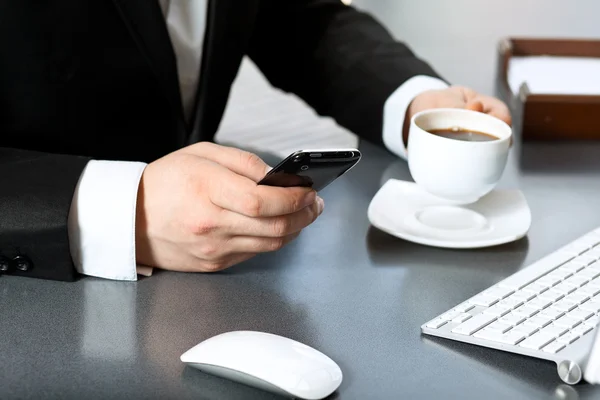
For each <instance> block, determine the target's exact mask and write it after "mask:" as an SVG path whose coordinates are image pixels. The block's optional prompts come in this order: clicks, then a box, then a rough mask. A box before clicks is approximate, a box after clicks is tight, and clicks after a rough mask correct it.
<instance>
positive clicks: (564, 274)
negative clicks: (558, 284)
mask: <svg viewBox="0 0 600 400" xmlns="http://www.w3.org/2000/svg"><path fill="white" fill-rule="evenodd" d="M551 274H553V275H556V276H557V277H560V279H561V280H565V279H567V278H568V277H570V276H571V275H573V272H572V271H571V270H570V269H568V268H563V267H560V268H558V269H556V270H554V271H552V272H551Z"/></svg>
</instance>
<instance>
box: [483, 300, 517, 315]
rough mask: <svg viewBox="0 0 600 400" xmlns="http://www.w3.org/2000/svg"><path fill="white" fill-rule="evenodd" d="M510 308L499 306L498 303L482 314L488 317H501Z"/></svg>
mask: <svg viewBox="0 0 600 400" xmlns="http://www.w3.org/2000/svg"><path fill="white" fill-rule="evenodd" d="M510 310H511V308H510V307H508V306H503V305H500V303H496V304H494V305H493V306H491V307H490V308H488V309H486V310H484V311H483V312H484V313H485V314H488V315H494V316H496V317H501V316H503V315H506V314H508V313H509V312H510Z"/></svg>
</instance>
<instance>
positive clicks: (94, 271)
mask: <svg viewBox="0 0 600 400" xmlns="http://www.w3.org/2000/svg"><path fill="white" fill-rule="evenodd" d="M158 1H159V3H160V6H161V8H162V11H163V14H164V16H165V20H166V23H167V28H168V31H169V36H170V38H171V42H172V44H173V48H174V50H175V55H176V58H177V70H178V74H179V84H180V87H181V97H182V102H183V107H184V113H185V116H186V118H190V117H191V114H192V112H193V110H192V107H193V104H194V101H193V99H194V97H195V93H196V90H197V86H198V80H199V78H200V77H199V73H198V71H199V70H200V62H201V59H202V43H203V40H204V31H205V28H206V14H207V5H208V4H207V0H158ZM446 87H447V84H446V83H445V82H443V81H441V80H439V79H436V78H432V77H428V76H416V77H413V78H411V79H409V80H408V81H406V82H405V83H404V84H402V85H401V86H400V87H399V88H398V89H396V90H395V91H394V92H393V93H392V94H391V95H390V97H389V98H388V99H387V101H386V103H385V106H384V121H383V125H384V126H383V132H382V134H383V142H384V144H385V146H386V147H387V148H388V149H389V150H390V151H391V152H393V153H395V154H396V155H398V156H400V157H402V158H406V148H405V146H404V142H403V140H402V127H403V124H404V115H405V114H406V110H407V108H408V106H409V104H410V102H411V101H412V99H413V98H415V96H417V95H418V94H419V93H421V92H423V91H426V90H431V89H443V88H446ZM145 166H146V164H144V163H141V162H125V161H101V160H92V161H90V162H89V163H88V164H87V166H86V167H85V169H84V170H83V173H82V174H81V177H80V180H79V183H78V185H77V188H76V190H75V194H74V197H73V202H72V205H71V210H70V213H69V241H70V246H71V254H72V258H73V262H74V263H75V267H76V269H77V271H78V272H80V273H81V274H84V275H90V276H97V277H101V278H106V279H116V280H130V281H132V280H136V279H137V275H138V273H140V274H144V275H149V274H150V273H151V269H148V268H144V267H143V266H140V267H138V266H137V264H136V257H135V209H136V200H137V190H138V185H139V181H140V178H141V176H142V173H143V171H144V168H145Z"/></svg>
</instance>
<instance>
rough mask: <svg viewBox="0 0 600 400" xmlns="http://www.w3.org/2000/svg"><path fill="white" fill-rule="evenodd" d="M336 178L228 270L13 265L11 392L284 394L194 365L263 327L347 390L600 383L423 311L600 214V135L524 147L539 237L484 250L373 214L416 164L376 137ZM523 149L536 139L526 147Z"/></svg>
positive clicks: (505, 394) (6, 289)
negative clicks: (309, 207)
mask: <svg viewBox="0 0 600 400" xmlns="http://www.w3.org/2000/svg"><path fill="white" fill-rule="evenodd" d="M361 148H362V149H363V152H364V154H365V156H364V159H363V161H362V162H361V163H360V165H359V166H358V167H356V168H355V169H354V170H353V171H352V172H351V173H350V174H349V175H347V176H345V177H343V178H342V179H341V180H339V181H337V182H336V183H335V184H333V185H332V186H330V187H329V188H327V189H326V190H325V191H324V192H323V196H324V198H325V200H326V211H325V213H324V215H323V216H322V217H321V218H320V220H319V221H318V222H317V223H315V224H314V225H313V226H311V227H310V228H309V229H307V230H306V231H305V232H304V233H303V234H302V235H301V236H300V238H299V239H298V240H297V241H296V242H295V243H293V244H292V245H290V246H289V247H287V248H286V249H284V250H283V251H280V252H278V253H273V254H269V255H265V256H262V257H257V258H255V259H254V260H252V261H250V262H247V263H245V264H243V265H240V266H239V267H236V268H233V269H231V270H229V271H227V272H225V273H220V274H213V275H200V274H199V275H193V274H183V273H167V272H159V273H157V274H156V275H155V276H154V277H152V278H150V279H143V280H141V281H139V282H137V283H124V282H110V281H102V280H98V279H93V278H84V279H81V280H79V281H78V282H75V283H58V282H49V281H41V280H32V279H26V278H14V277H2V278H0V321H1V322H0V398H2V399H12V398H32V399H33V398H36V399H37V398H63V399H68V398H86V399H90V400H91V399H96V398H98V399H100V398H130V399H137V398H161V399H166V398H177V399H220V400H223V399H274V398H276V397H275V396H272V395H270V394H267V393H264V392H261V391H258V390H255V389H251V388H248V387H245V386H242V385H239V384H235V383H232V382H229V381H226V380H222V379H219V378H214V377H211V376H208V375H205V374H203V373H201V372H200V371H197V370H195V369H191V368H186V367H184V365H183V364H182V363H181V362H180V360H179V356H180V355H181V354H182V353H183V352H184V351H185V350H187V349H188V348H190V347H192V346H193V345H195V344H197V343H198V342H200V341H202V340H204V339H207V338H209V337H211V336H213V335H216V334H219V333H221V332H225V331H230V330H237V329H252V330H259V331H267V332H272V333H276V334H280V335H284V336H287V337H290V338H293V339H296V340H299V341H301V342H304V343H306V344H308V345H310V346H313V347H315V348H317V349H320V350H321V351H323V352H324V353H326V354H328V355H329V356H330V357H332V358H333V359H334V360H336V361H337V362H338V363H339V364H340V366H341V368H342V369H343V371H344V374H345V378H344V382H343V384H342V386H341V387H340V389H339V391H338V392H337V394H335V395H334V396H333V398H340V399H366V398H378V399H384V398H385V399H388V398H434V399H437V398H458V397H460V398H475V399H481V398H484V397H485V398H486V399H488V400H491V399H506V398H510V399H518V398H527V399H535V398H544V399H547V398H560V399H564V398H581V399H587V398H594V397H595V398H600V388H594V387H592V386H589V385H585V384H584V385H579V386H576V387H567V386H564V385H561V382H560V380H559V378H558V376H557V374H556V369H555V366H554V364H551V363H548V362H544V361H540V360H536V359H531V358H527V357H521V356H517V355H512V354H508V353H503V352H498V351H493V350H490V349H485V348H480V347H476V346H471V345H466V344H461V343H455V342H451V341H445V340H441V339H440V340H438V339H432V338H427V337H423V336H421V334H420V331H419V326H420V325H421V324H422V323H423V322H425V321H427V320H429V319H430V318H432V317H434V316H436V315H437V314H439V313H441V312H443V311H445V310H447V309H448V308H450V307H452V306H454V305H455V304H457V303H459V302H460V301H462V300H464V299H465V298H467V297H468V296H471V295H473V294H475V293H477V292H478V291H480V290H483V289H485V288H487V287H488V286H490V285H492V284H494V283H495V282H498V281H499V280H501V279H502V278H504V277H506V276H508V275H510V274H511V273H513V272H515V271H517V270H519V269H520V268H523V267H524V266H526V265H527V264H528V263H530V262H533V261H534V260H536V259H538V258H540V257H542V256H543V255H545V254H547V253H549V252H551V251H553V250H554V249H556V248H557V247H558V246H560V245H562V244H564V243H565V242H566V241H570V240H572V239H574V238H576V237H577V236H579V235H580V234H583V233H584V232H586V231H588V230H590V229H593V228H595V227H598V226H600V211H598V202H599V201H600V157H598V154H600V144H581V145H560V146H559V145H542V144H537V145H531V146H526V147H523V148H522V149H518V148H516V149H515V150H514V152H513V155H512V156H511V162H510V165H509V166H508V168H507V170H506V174H505V176H504V179H503V181H502V183H501V185H500V186H501V187H515V186H517V187H520V188H521V189H522V190H523V191H524V192H525V195H526V196H527V198H528V201H529V203H530V206H531V208H532V212H533V225H532V227H531V231H530V233H529V235H528V237H527V238H525V239H523V240H521V241H519V242H516V243H512V244H508V245H504V246H500V247H496V248H489V249H484V250H476V251H452V250H443V249H435V248H428V247H423V246H419V245H415V244H411V243H407V242H404V241H401V240H399V239H396V238H393V237H390V236H387V235H386V234H384V233H382V232H379V231H377V230H375V229H373V228H371V227H370V226H369V222H368V220H367V216H366V210H367V206H368V204H369V201H370V200H371V198H372V197H373V195H374V194H375V193H376V191H377V190H378V189H379V187H380V185H381V184H382V182H384V181H385V180H386V179H388V178H390V177H392V178H397V179H410V178H409V173H408V169H407V167H406V164H405V163H404V162H403V161H400V160H398V159H395V158H394V157H392V156H390V155H389V154H387V153H386V152H384V151H383V150H381V149H379V148H375V147H374V146H372V145H369V144H363V145H362V146H361ZM521 155H523V158H522V160H523V161H519V160H520V159H521Z"/></svg>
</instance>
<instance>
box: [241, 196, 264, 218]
mask: <svg viewBox="0 0 600 400" xmlns="http://www.w3.org/2000/svg"><path fill="white" fill-rule="evenodd" d="M242 209H243V210H244V214H246V215H247V216H249V217H259V216H260V215H261V213H262V211H263V201H262V199H261V198H260V197H259V196H257V195H255V194H248V195H247V196H245V198H244V200H243V205H242Z"/></svg>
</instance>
